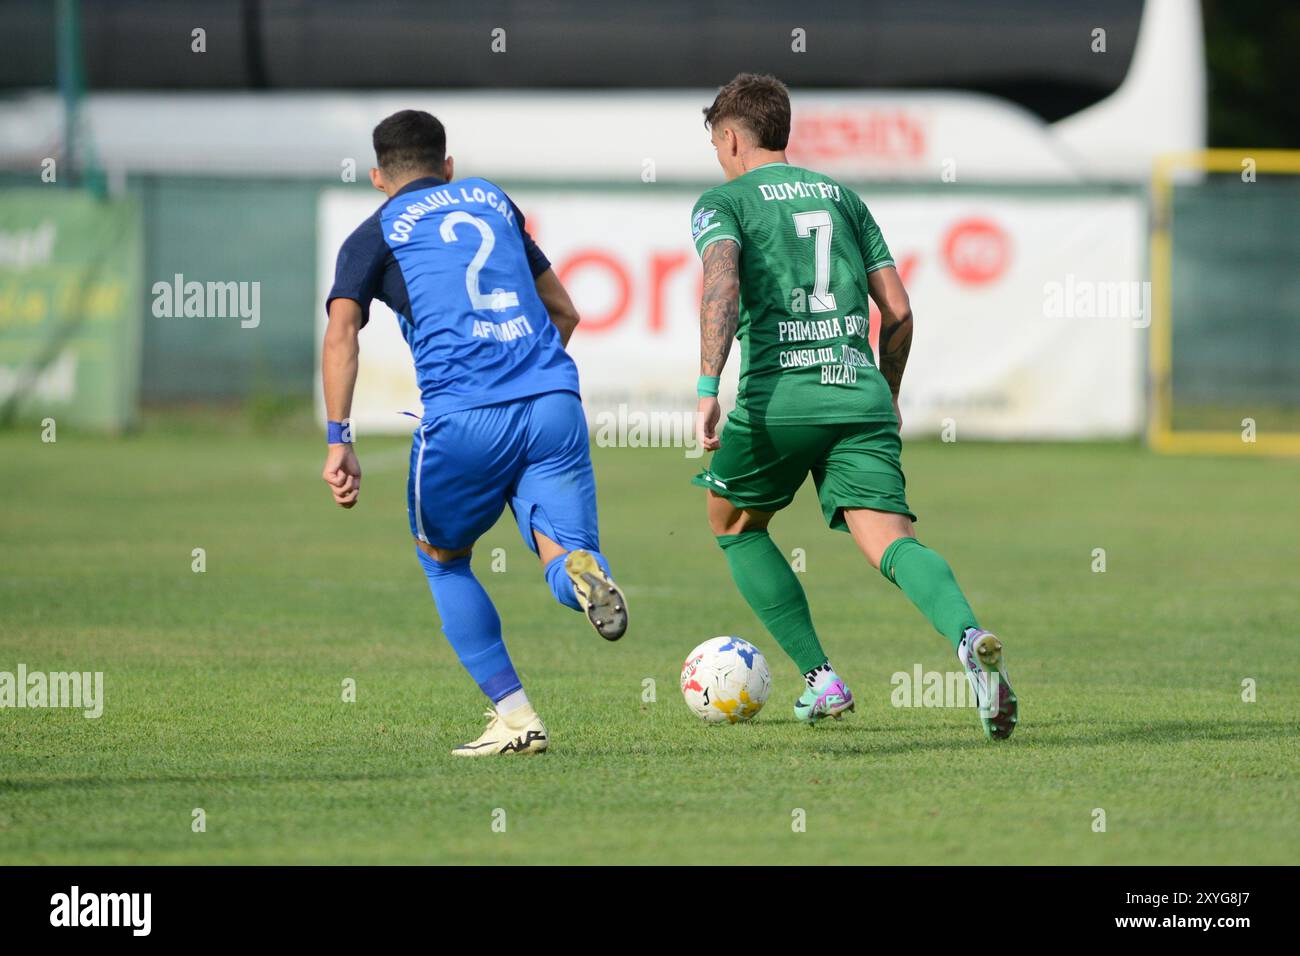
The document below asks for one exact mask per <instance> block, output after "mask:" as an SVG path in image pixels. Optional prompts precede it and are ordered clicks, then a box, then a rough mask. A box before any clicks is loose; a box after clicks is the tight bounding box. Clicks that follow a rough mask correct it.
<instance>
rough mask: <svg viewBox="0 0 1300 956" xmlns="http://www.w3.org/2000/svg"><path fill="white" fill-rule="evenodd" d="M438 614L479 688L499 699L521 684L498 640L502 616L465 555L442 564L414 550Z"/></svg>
mask: <svg viewBox="0 0 1300 956" xmlns="http://www.w3.org/2000/svg"><path fill="white" fill-rule="evenodd" d="M415 552H416V556H417V557H418V558H419V559H420V564H421V565H422V566H423V567H424V573H425V575H426V576H427V577H428V578H429V590H430V591H432V592H433V602H434V603H435V604H436V605H437V606H438V616H439V617H441V618H442V633H444V634H446V635H447V642H448V643H449V644H451V647H452V650H454V651H455V652H456V656H457V657H459V658H460V662H461V664H463V665H464V667H465V670H467V671H469V676H470V677H472V678H474V682H475V683H476V684H478V686H479V688H480V689H481V690H482V691H483V693H485V694H487V695H488V697H490V698H491V699H492V702H493V703H496V702H497V701H499V700H500V699H501V698H502V697H505V696H506V695H507V694H512V693H514V692H515V691H517V690H519V689H520V688H521V687H522V686H523V685H522V684H521V683H520V682H519V675H518V674H516V673H515V666H514V665H513V664H512V663H510V654H509V653H507V651H506V643H505V641H503V640H502V639H501V618H500V616H498V614H497V609H496V608H495V607H493V606H492V599H491V598H489V597H488V595H487V592H486V591H484V590H483V585H481V584H479V582H478V578H476V577H474V572H473V571H472V570H471V569H470V566H469V556H468V555H466V556H465V557H463V558H457V559H456V560H455V561H449V562H447V563H446V564H442V563H440V562H438V561H435V560H433V558H431V557H429V556H428V555H427V554H425V553H424V552H423V551H422V550H420V549H419V548H416V549H415Z"/></svg>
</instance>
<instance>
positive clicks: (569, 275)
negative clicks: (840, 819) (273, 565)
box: [318, 183, 1149, 440]
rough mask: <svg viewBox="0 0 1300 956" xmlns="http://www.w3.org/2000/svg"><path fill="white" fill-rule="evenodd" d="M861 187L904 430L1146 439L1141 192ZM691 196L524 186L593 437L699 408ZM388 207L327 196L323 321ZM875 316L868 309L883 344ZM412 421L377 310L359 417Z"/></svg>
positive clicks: (410, 384) (728, 379)
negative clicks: (894, 351) (903, 340)
mask: <svg viewBox="0 0 1300 956" xmlns="http://www.w3.org/2000/svg"><path fill="white" fill-rule="evenodd" d="M860 192H861V194H862V195H863V197H864V199H865V200H866V202H867V204H868V206H869V207H870V208H871V210H872V212H873V214H874V215H875V218H876V220H877V222H878V223H879V224H880V227H881V229H882V231H883V233H884V236H885V239H886V241H887V242H888V244H889V246H890V249H891V251H892V252H893V255H894V258H895V260H896V262H897V264H898V270H899V272H900V274H901V276H902V278H903V281H904V284H905V285H906V286H907V289H908V291H909V293H910V296H911V302H912V309H913V313H914V316H915V334H914V338H913V343H912V351H911V360H910V361H909V363H908V368H907V374H906V376H905V378H904V382H903V391H902V402H901V404H902V411H903V417H904V431H905V433H906V434H910V435H932V436H943V437H947V438H949V439H950V440H951V439H952V438H957V439H962V438H996V439H1017V438H1020V439H1061V438H1115V437H1125V436H1132V435H1136V434H1137V433H1138V430H1139V427H1140V424H1141V407H1142V403H1141V396H1142V372H1141V368H1142V366H1141V360H1142V355H1143V352H1142V349H1143V341H1144V336H1145V334H1146V326H1147V324H1148V323H1149V317H1148V315H1149V310H1148V305H1149V293H1146V291H1145V290H1146V289H1147V288H1148V286H1147V284H1146V283H1144V282H1142V281H1141V280H1142V277H1143V274H1144V260H1143V242H1144V236H1145V213H1144V211H1143V206H1142V203H1141V200H1140V198H1139V197H1137V196H1136V195H1127V194H1116V193H1113V192H1112V193H1106V192H1100V191H1099V192H1097V193H1096V194H1088V193H1086V192H1080V193H1072V194H1069V195H1065V196H1062V195H1059V194H1058V195H1054V196H1048V195H1026V194H1017V193H1014V192H1002V193H999V192H996V191H984V190H967V191H964V192H960V193H958V192H956V191H954V192H953V193H952V194H951V195H945V194H943V193H942V192H941V191H936V190H933V189H932V190H917V191H899V190H897V189H894V190H891V191H889V192H886V193H884V194H882V195H881V196H880V197H879V198H875V197H873V196H872V194H871V190H870V188H869V187H867V188H863V189H861V190H860ZM697 196H698V191H695V190H688V189H684V188H681V187H677V186H667V185H657V184H654V183H648V184H643V185H642V186H641V187H640V188H634V187H633V188H600V189H595V188H590V189H549V188H536V187H535V188H531V189H520V190H518V191H515V192H514V193H513V198H514V199H515V201H516V202H517V203H518V204H519V206H520V207H521V208H522V210H523V211H524V213H525V215H526V217H527V222H528V228H529V231H530V232H531V233H532V234H533V236H534V237H535V238H536V239H537V241H538V243H539V244H540V245H541V247H542V249H543V250H544V251H545V252H546V254H547V255H548V256H549V257H550V259H551V261H552V264H553V268H554V269H555V271H556V273H557V274H558V275H559V277H560V279H561V280H562V281H563V282H564V284H565V285H566V286H567V287H568V289H569V291H570V294H571V295H572V296H573V299H574V301H575V303H576V304H577V306H578V310H579V312H580V314H581V316H582V324H581V325H580V326H579V328H578V331H577V333H576V334H575V335H574V338H573V341H572V342H571V344H570V350H571V353H572V354H573V356H574V358H575V360H576V361H577V363H578V368H579V370H580V372H581V375H582V386H583V398H584V403H585V405H586V407H587V410H588V416H589V419H590V420H591V422H592V424H593V427H597V426H599V424H600V423H601V421H609V420H611V419H610V418H609V416H620V415H622V416H627V415H633V416H635V415H650V414H656V413H664V412H669V413H681V412H684V411H689V410H692V409H694V407H695V397H694V396H695V379H696V376H697V374H698V365H699V335H698V309H699V300H700V288H701V270H700V266H699V262H698V259H697V257H696V255H695V252H694V249H693V247H692V245H691V238H690V212H691V207H692V205H693V203H694V201H695V199H696V198H697ZM379 200H382V197H381V196H378V195H376V197H375V199H373V200H371V199H368V198H367V197H365V196H361V195H358V194H356V193H355V192H352V193H349V192H345V191H326V192H325V193H323V194H322V199H321V204H320V210H319V228H320V296H321V306H320V318H319V321H320V322H321V323H323V322H324V309H323V302H324V296H325V294H326V292H327V291H328V289H329V285H330V280H331V277H332V274H333V268H334V257H335V255H336V254H337V250H338V247H339V244H340V243H341V242H342V241H343V239H344V238H345V237H346V236H347V235H348V233H349V232H351V230H352V229H354V228H355V227H356V226H357V224H358V223H360V222H361V221H362V220H363V219H364V218H365V217H366V216H367V215H368V214H369V213H370V212H371V211H373V209H374V208H375V206H376V205H377V202H378V201H379ZM810 281H811V280H810ZM878 323H879V316H878V315H877V314H875V313H874V309H873V315H872V328H871V341H872V345H873V348H874V346H875V340H876V335H877V332H878ZM739 365H740V356H739V346H737V347H736V348H734V349H733V352H732V356H731V359H730V361H729V363H728V369H727V371H728V374H727V375H726V376H724V379H723V391H722V401H723V405H724V408H725V407H728V405H729V403H730V402H731V401H734V395H735V377H736V373H737V370H738V368H739ZM318 401H319V399H318ZM401 411H411V412H414V413H416V414H418V413H419V412H420V404H419V396H418V393H417V392H416V390H415V386H414V376H413V373H412V370H411V361H410V355H409V353H408V352H407V349H406V344H405V342H403V341H402V338H401V336H400V334H399V332H398V326H397V322H396V320H395V318H394V317H393V316H392V314H391V313H390V312H388V310H386V309H384V308H383V307H382V306H380V305H378V304H377V305H376V307H375V308H374V309H373V310H372V312H371V323H370V326H369V327H368V328H367V329H366V331H365V332H364V333H363V335H362V351H361V370H360V375H359V381H358V389H357V401H356V403H355V405H354V415H353V417H354V421H355V422H356V424H357V426H358V428H359V429H360V430H362V431H365V430H371V431H375V430H378V431H389V430H392V431H409V430H410V427H411V424H412V423H411V421H410V419H406V418H402V417H400V416H399V415H398V414H397V413H398V412H401ZM602 416H603V418H602Z"/></svg>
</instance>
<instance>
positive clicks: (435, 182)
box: [393, 176, 447, 197]
mask: <svg viewBox="0 0 1300 956" xmlns="http://www.w3.org/2000/svg"><path fill="white" fill-rule="evenodd" d="M446 184H447V180H445V179H443V178H442V177H441V176H421V177H420V178H419V179H412V180H411V181H410V182H409V183H407V184H406V185H405V186H403V187H402V188H401V189H399V190H398V191H397V192H395V193H393V196H395V197H396V196H401V195H403V194H404V193H409V192H414V191H415V190H417V189H428V188H431V187H433V186H445V185H446Z"/></svg>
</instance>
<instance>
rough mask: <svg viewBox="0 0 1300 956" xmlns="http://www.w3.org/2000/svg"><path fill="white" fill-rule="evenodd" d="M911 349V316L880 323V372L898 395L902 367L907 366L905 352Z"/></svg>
mask: <svg viewBox="0 0 1300 956" xmlns="http://www.w3.org/2000/svg"><path fill="white" fill-rule="evenodd" d="M911 350H912V317H911V316H910V315H909V316H908V317H907V318H905V319H903V320H902V321H901V322H894V323H893V324H891V325H888V326H887V325H885V323H884V321H883V319H882V321H881V323H880V374H881V375H883V376H885V381H886V382H888V383H889V391H890V392H892V393H893V395H894V397H895V398H897V397H898V390H899V389H900V388H901V387H902V385H903V369H905V368H906V367H907V353H908V352H910V351H911Z"/></svg>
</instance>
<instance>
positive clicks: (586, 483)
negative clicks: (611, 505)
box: [406, 392, 600, 553]
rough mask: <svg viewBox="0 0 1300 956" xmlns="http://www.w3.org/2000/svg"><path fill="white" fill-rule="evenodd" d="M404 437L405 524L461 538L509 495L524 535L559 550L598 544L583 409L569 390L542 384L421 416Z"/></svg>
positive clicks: (427, 535) (453, 543)
mask: <svg viewBox="0 0 1300 956" xmlns="http://www.w3.org/2000/svg"><path fill="white" fill-rule="evenodd" d="M413 438H414V441H413V443H412V446H411V477H410V480H409V482H408V484H407V492H406V501H407V510H408V512H409V514H410V518H411V534H413V535H414V536H415V537H417V538H419V539H420V540H421V541H424V542H426V543H428V544H431V545H433V546H434V547H435V548H445V549H447V550H449V551H456V550H460V549H462V548H467V547H469V546H470V545H472V544H473V543H474V542H475V541H477V540H478V539H479V538H480V537H481V536H482V535H483V534H484V533H486V532H487V531H488V529H490V528H491V527H492V526H493V525H494V524H496V522H497V518H499V517H501V512H502V510H503V509H504V508H505V506H506V505H507V504H508V505H510V510H511V511H513V512H514V516H515V522H516V523H517V524H518V525H519V533H520V534H521V535H523V539H524V543H525V544H527V545H528V547H529V548H531V549H532V550H533V552H534V553H536V551H537V542H536V541H535V540H534V539H533V529H536V530H537V531H540V532H541V533H542V534H544V535H546V537H548V538H550V539H551V540H552V541H554V542H556V543H557V544H559V545H560V546H561V547H563V548H565V549H566V550H570V551H572V550H573V549H575V548H586V549H587V550H590V551H599V550H600V533H599V531H598V527H597V522H596V479H595V476H594V475H593V474H592V471H591V450H590V448H589V447H588V441H587V419H586V416H585V415H584V414H583V412H582V402H581V400H580V399H579V398H578V396H577V395H575V394H574V393H572V392H546V393H545V394H542V395H534V396H532V397H530V398H523V399H519V400H517V401H513V402H503V403H502V404H500V405H484V406H482V407H480V408H468V409H465V410H463V411H459V412H450V413H448V414H446V415H441V416H439V417H438V418H434V419H431V420H429V421H424V422H421V423H420V427H419V428H418V429H416V431H415V435H414V436H413Z"/></svg>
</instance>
